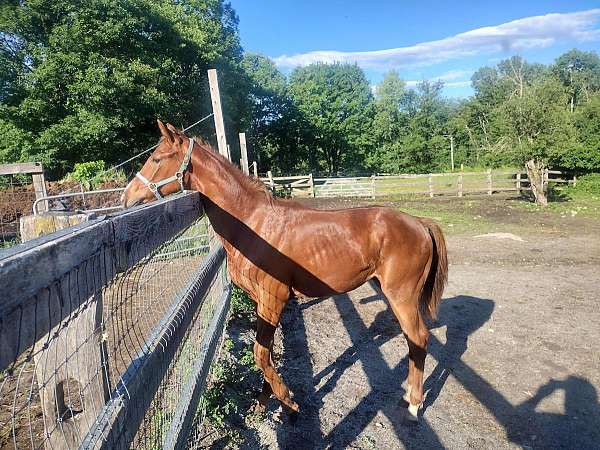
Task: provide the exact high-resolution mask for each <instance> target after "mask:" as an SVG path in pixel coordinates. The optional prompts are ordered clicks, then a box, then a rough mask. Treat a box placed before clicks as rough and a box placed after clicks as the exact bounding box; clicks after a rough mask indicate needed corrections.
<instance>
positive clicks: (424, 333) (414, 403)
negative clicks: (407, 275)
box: [384, 289, 429, 420]
mask: <svg viewBox="0 0 600 450" xmlns="http://www.w3.org/2000/svg"><path fill="white" fill-rule="evenodd" d="M384 293H385V294H386V297H387V298H388V300H389V302H390V305H391V307H392V311H394V315H395V316H396V318H397V319H398V321H399V322H400V326H401V327H402V332H403V333H404V336H405V337H406V342H407V344H408V357H409V362H408V390H407V395H406V396H405V399H406V400H407V401H408V403H409V405H408V411H409V412H410V418H411V419H413V420H416V419H417V413H418V411H419V407H420V406H421V403H422V402H423V371H424V368H425V357H426V356H427V341H428V339H429V330H428V329H427V326H426V325H425V322H424V321H423V319H422V317H421V314H419V294H418V293H416V292H415V290H414V289H410V290H405V289H401V290H400V289H399V290H388V291H387V292H386V290H385V289H384Z"/></svg>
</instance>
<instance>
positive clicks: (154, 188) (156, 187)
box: [135, 138, 194, 200]
mask: <svg viewBox="0 0 600 450" xmlns="http://www.w3.org/2000/svg"><path fill="white" fill-rule="evenodd" d="M193 150H194V138H190V143H189V145H188V148H187V151H186V152H185V155H184V157H183V161H181V165H180V166H179V170H178V171H177V172H175V175H173V176H170V177H168V178H163V179H162V180H160V181H150V180H149V179H148V178H146V177H145V176H144V175H142V174H141V173H140V172H138V173H136V174H135V176H136V177H137V178H139V179H140V181H141V182H142V183H144V185H145V186H146V187H147V188H148V189H150V191H151V192H152V193H153V194H154V196H155V197H156V198H157V199H159V200H160V199H162V198H163V196H162V195H161V193H160V188H161V187H163V186H164V185H165V184H169V183H172V182H173V181H178V182H179V189H180V191H179V192H183V191H184V190H185V189H184V187H183V174H184V172H185V171H186V169H187V166H188V165H189V164H190V159H191V158H192V151H193Z"/></svg>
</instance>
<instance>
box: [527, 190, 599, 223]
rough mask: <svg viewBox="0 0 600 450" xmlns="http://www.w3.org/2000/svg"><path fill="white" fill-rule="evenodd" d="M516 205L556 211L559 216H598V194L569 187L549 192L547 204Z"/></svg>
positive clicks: (535, 209)
mask: <svg viewBox="0 0 600 450" xmlns="http://www.w3.org/2000/svg"><path fill="white" fill-rule="evenodd" d="M518 206H519V207H521V208H523V209H524V210H527V211H536V212H542V211H546V212H552V213H556V214H558V215H560V216H561V217H568V216H571V217H575V216H581V217H592V218H600V195H595V194H590V193H587V192H581V191H578V190H576V189H573V188H571V187H570V188H566V189H564V190H562V191H560V193H555V194H554V195H552V194H551V195H550V198H549V202H548V205H547V206H539V205H537V204H535V203H533V202H522V203H519V205H518Z"/></svg>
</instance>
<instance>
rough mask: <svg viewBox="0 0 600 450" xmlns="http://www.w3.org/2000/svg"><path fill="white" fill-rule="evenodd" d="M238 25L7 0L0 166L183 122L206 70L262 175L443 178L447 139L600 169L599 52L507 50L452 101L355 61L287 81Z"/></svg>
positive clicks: (124, 147) (59, 163)
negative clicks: (377, 76) (248, 47)
mask: <svg viewBox="0 0 600 450" xmlns="http://www.w3.org/2000/svg"><path fill="white" fill-rule="evenodd" d="M237 27H238V20H237V17H236V14H235V12H234V11H233V9H232V8H231V7H230V6H229V4H228V3H226V2H225V1H224V0H182V1H177V2H155V1H153V0H131V1H128V2H121V1H117V0H102V1H101V0H82V1H79V2H71V1H66V0H55V1H49V0H32V1H27V2H21V1H18V0H6V1H4V2H2V4H1V5H0V135H1V137H2V139H0V161H2V162H16V161H27V160H39V161H42V162H44V164H45V165H46V167H47V168H48V169H50V170H51V175H53V176H62V175H64V174H65V173H66V172H69V171H71V170H72V169H73V166H74V164H75V163H78V162H85V161H94V160H104V161H106V163H108V164H111V163H114V162H117V161H120V160H123V159H125V158H126V157H127V156H129V154H130V153H132V152H135V151H137V150H139V149H140V148H141V147H144V146H146V145H147V144H149V143H152V142H153V141H154V140H155V139H156V129H155V120H156V118H157V117H159V118H162V119H165V120H168V121H171V122H173V123H174V124H176V125H178V126H180V125H184V124H189V123H190V122H193V121H195V120H197V119H198V118H199V117H202V116H203V115H205V114H207V113H208V112H209V111H210V110H211V104H210V99H209V95H208V86H207V84H208V83H207V77H206V69H208V68H212V67H216V68H217V69H218V70H219V83H220V87H221V96H222V100H223V108H224V115H225V121H226V128H227V132H228V141H229V144H230V145H231V147H232V150H233V152H232V153H234V155H235V153H236V147H237V133H238V132H240V131H246V132H247V135H248V144H249V149H250V158H251V160H257V161H258V162H259V166H260V170H261V171H262V172H266V171H267V170H273V171H274V172H276V173H294V172H296V173H297V172H307V171H311V172H313V173H315V174H318V173H323V174H358V173H373V172H386V173H398V172H428V171H443V170H447V169H449V167H450V155H449V153H450V139H452V141H453V143H454V144H455V147H454V155H455V162H456V164H461V163H462V164H465V165H467V166H485V167H490V166H491V167H496V166H502V165H521V164H524V163H527V162H531V161H534V162H535V164H536V165H537V167H538V168H539V167H547V166H552V167H554V168H559V169H567V170H573V171H598V170H600V58H599V57H598V55H597V54H596V53H595V52H584V51H580V50H576V49H573V50H570V51H568V52H566V53H564V54H563V55H561V56H559V57H558V58H557V59H556V61H555V62H554V63H553V64H549V65H542V64H534V63H530V62H528V61H526V60H524V59H523V58H521V57H519V56H513V57H511V58H508V59H505V60H503V61H500V62H499V63H498V64H496V65H495V66H490V67H482V68H480V69H479V70H477V71H476V72H475V73H474V74H473V76H472V78H471V82H472V86H473V91H474V94H473V95H472V96H471V97H468V98H465V99H462V100H453V99H448V98H446V97H445V96H444V95H443V87H444V85H443V83H442V82H439V81H437V82H432V81H427V80H424V81H422V82H421V83H418V84H417V85H416V86H412V85H411V86H410V87H409V86H407V83H405V82H404V81H403V80H402V79H401V78H400V76H399V74H398V73H397V72H395V71H393V70H392V71H390V72H389V73H387V74H385V75H384V77H383V80H382V81H381V82H380V83H379V84H378V85H377V86H375V87H373V86H370V85H369V81H368V80H367V78H366V76H365V74H364V73H363V71H362V70H361V69H360V68H359V67H358V66H357V65H352V64H312V65H309V66H306V67H299V68H296V69H295V70H293V71H292V72H291V73H290V74H289V75H287V76H286V75H284V74H283V73H281V72H280V71H279V69H278V68H277V67H276V65H275V64H274V62H273V61H271V60H270V59H269V58H267V57H265V56H262V55H258V54H252V53H246V54H244V53H243V50H242V48H241V45H240V41H239V36H238V29H237ZM197 132H198V133H199V134H202V135H204V136H205V137H207V138H209V139H210V138H211V137H212V135H213V133H214V130H213V129H212V125H211V124H210V123H207V124H206V127H205V128H204V129H200V130H197Z"/></svg>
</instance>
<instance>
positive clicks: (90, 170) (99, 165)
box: [65, 160, 127, 189]
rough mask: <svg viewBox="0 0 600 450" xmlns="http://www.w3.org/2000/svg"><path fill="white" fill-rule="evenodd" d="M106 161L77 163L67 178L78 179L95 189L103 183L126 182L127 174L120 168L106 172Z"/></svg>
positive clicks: (69, 179)
mask: <svg viewBox="0 0 600 450" xmlns="http://www.w3.org/2000/svg"><path fill="white" fill-rule="evenodd" d="M104 167H105V166H104V161H102V160H100V161H88V162H83V163H76V164H75V167H74V168H73V171H72V172H71V173H69V174H68V175H67V176H66V177H65V179H66V180H68V181H77V182H78V183H81V184H82V185H83V187H85V188H86V189H95V188H97V187H98V186H99V185H101V184H102V183H106V182H110V181H114V182H118V183H124V182H125V181H126V180H127V177H125V174H124V173H123V172H122V171H120V170H116V171H115V170H112V171H109V172H106V173H104V172H105V168H104Z"/></svg>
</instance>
